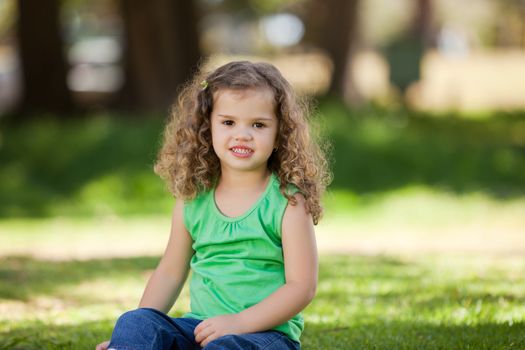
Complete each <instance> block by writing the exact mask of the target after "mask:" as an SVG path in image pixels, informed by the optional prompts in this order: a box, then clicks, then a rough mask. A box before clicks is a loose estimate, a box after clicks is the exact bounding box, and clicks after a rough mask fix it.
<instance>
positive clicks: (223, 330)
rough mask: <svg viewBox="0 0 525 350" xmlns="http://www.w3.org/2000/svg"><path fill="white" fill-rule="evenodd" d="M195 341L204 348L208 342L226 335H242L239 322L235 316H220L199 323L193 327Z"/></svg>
mask: <svg viewBox="0 0 525 350" xmlns="http://www.w3.org/2000/svg"><path fill="white" fill-rule="evenodd" d="M193 333H194V334H195V341H196V342H197V343H199V344H200V346H202V347H205V346H206V345H208V344H209V343H210V342H212V341H214V340H215V339H217V338H220V337H222V336H223V335H227V334H242V333H243V330H242V327H241V321H240V318H239V316H238V315H237V314H232V315H221V316H216V317H212V318H208V319H207V320H204V321H202V322H201V323H199V325H198V326H197V327H195V331H194V332H193Z"/></svg>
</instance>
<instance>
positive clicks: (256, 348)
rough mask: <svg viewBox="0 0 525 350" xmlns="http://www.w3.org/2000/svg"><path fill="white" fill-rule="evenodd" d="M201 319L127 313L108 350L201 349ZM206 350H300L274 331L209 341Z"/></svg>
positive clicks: (141, 311) (144, 310)
mask: <svg viewBox="0 0 525 350" xmlns="http://www.w3.org/2000/svg"><path fill="white" fill-rule="evenodd" d="M200 322H201V321H200V320H196V319H192V318H172V317H169V316H168V315H166V314H164V313H162V312H160V311H157V310H154V309H149V308H141V309H137V310H133V311H128V312H126V313H124V314H123V315H122V316H120V317H119V319H118V320H117V323H116V325H115V328H114V329H113V334H112V336H111V342H110V344H109V349H115V350H150V349H151V350H161V349H162V350H174V349H175V350H200V349H201V347H200V346H199V344H197V343H196V342H195V337H194V335H193V331H194V329H195V327H197V325H198V324H199V323H200ZM204 349H205V350H219V349H228V350H252V349H253V350H286V349H290V350H299V349H300V345H299V343H297V342H294V341H292V340H291V339H290V338H288V337H287V336H286V335H284V334H283V333H281V332H277V331H266V332H258V333H247V334H240V335H225V336H223V337H220V338H218V339H215V340H214V341H212V342H210V343H209V344H208V345H207V346H206V347H205V348H204Z"/></svg>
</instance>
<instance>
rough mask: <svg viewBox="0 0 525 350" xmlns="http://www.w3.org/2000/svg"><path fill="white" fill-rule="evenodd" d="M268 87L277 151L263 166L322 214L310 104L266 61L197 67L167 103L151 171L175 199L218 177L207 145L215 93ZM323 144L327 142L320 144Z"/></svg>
mask: <svg viewBox="0 0 525 350" xmlns="http://www.w3.org/2000/svg"><path fill="white" fill-rule="evenodd" d="M259 88H264V89H270V91H272V92H273V95H274V101H275V114H276V117H277V120H278V125H279V126H278V132H277V145H278V148H277V151H275V152H273V153H272V155H271V156H270V158H269V159H268V169H269V170H271V171H272V172H274V173H275V174H276V175H277V177H278V178H279V182H280V191H281V193H282V194H283V195H284V196H285V197H286V198H287V199H288V200H289V201H290V204H291V205H296V204H297V200H296V199H295V198H294V197H293V196H292V195H290V194H289V193H288V191H287V187H288V185H294V186H296V187H297V188H298V190H299V192H300V193H301V194H302V195H303V196H304V198H305V207H306V210H307V212H308V213H310V214H311V215H312V218H313V222H314V224H317V223H318V221H319V219H320V218H321V215H322V211H323V209H322V206H321V202H320V200H321V195H322V194H323V192H324V190H325V189H326V186H327V185H328V184H329V182H330V180H331V175H330V172H329V171H328V162H327V158H326V154H325V151H326V149H325V147H323V144H320V143H318V142H316V141H317V140H316V139H315V137H313V135H312V134H311V132H310V127H309V122H308V116H309V114H308V112H309V110H310V108H309V103H308V101H307V100H306V99H304V98H303V99H299V98H298V97H297V96H296V95H295V93H294V91H293V89H292V87H291V85H290V84H289V83H288V81H287V80H286V79H285V78H284V77H283V76H282V75H281V73H280V72H279V71H278V70H277V68H275V67H274V66H273V65H271V64H269V63H252V62H248V61H235V62H230V63H227V64H225V65H223V66H221V67H219V68H217V69H215V70H214V71H212V72H205V71H204V70H201V71H200V72H199V73H197V74H196V76H195V77H194V79H193V80H192V81H191V82H189V83H188V84H186V85H185V86H184V88H183V89H182V90H181V92H180V94H179V97H178V101H177V103H176V104H174V106H173V107H172V111H171V113H170V118H169V120H168V123H167V125H166V128H165V130H164V135H163V144H162V147H161V149H160V151H159V153H158V158H157V162H156V164H155V167H154V169H155V172H156V173H157V174H158V175H159V176H160V177H161V178H163V179H164V180H165V181H166V182H167V185H168V188H169V190H170V192H171V193H172V194H173V195H174V196H175V197H177V198H182V199H186V200H187V199H192V198H194V197H195V196H196V195H197V194H198V193H199V192H200V191H206V190H209V189H211V188H212V187H213V186H214V184H215V181H216V179H218V177H219V176H220V171H221V167H220V161H219V158H218V157H217V155H216V154H215V152H214V150H213V147H212V135H211V122H210V118H211V112H212V109H213V103H214V95H215V93H216V92H217V91H219V90H222V89H228V90H245V89H259ZM324 145H328V144H327V143H325V144H324Z"/></svg>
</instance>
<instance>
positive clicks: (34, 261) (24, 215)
mask: <svg viewBox="0 0 525 350" xmlns="http://www.w3.org/2000/svg"><path fill="white" fill-rule="evenodd" d="M232 59H249V60H256V61H267V62H271V63H274V64H275V65H276V66H277V67H278V68H279V69H280V70H281V71H282V72H283V74H284V75H285V77H287V78H288V79H289V80H290V81H291V82H292V84H293V85H294V86H295V87H296V89H297V90H298V91H299V92H301V93H303V94H306V95H308V96H310V97H312V98H313V99H314V101H316V106H317V107H316V108H315V109H314V110H313V112H314V113H313V115H312V122H313V124H314V125H316V130H318V132H319V134H320V135H321V137H323V138H324V139H327V140H329V141H330V142H331V144H332V149H331V156H330V159H331V168H332V171H333V175H334V181H333V183H332V184H331V186H330V187H329V189H328V192H327V194H326V195H325V197H324V203H325V209H326V214H325V217H324V219H323V220H322V221H321V223H320V224H319V225H318V227H317V229H316V234H317V239H318V245H319V252H320V276H319V285H318V292H317V297H316V299H315V300H314V301H313V302H312V304H311V305H310V306H308V308H307V309H306V310H305V311H304V316H305V321H306V329H305V332H304V335H303V338H302V341H303V348H304V349H306V350H308V349H523V348H525V320H524V319H525V278H524V277H525V259H524V256H525V237H524V235H525V198H524V194H525V3H524V2H523V1H521V0H469V1H453V0H433V1H432V0H391V1H386V0H324V1H323V0H267V1H264V0H246V1H236V0H194V1H176V0H172V1H169V0H153V1H139V0H120V1H118V0H92V1H87V0H64V1H58V0H40V1H30V0H18V1H15V0H0V349H73V348H74V349H92V348H94V346H95V344H97V343H98V342H100V341H102V340H105V339H107V338H108V337H109V336H110V334H111V329H112V326H113V324H114V321H115V319H116V318H117V317H118V316H119V315H120V314H121V313H122V312H124V311H126V310H129V309H132V308H134V307H136V305H137V304H138V301H139V299H140V296H141V293H142V291H143V287H144V285H145V283H146V281H147V278H148V276H149V274H150V273H151V272H152V270H153V269H154V268H155V266H156V264H157V262H158V260H159V258H160V255H161V254H162V251H163V248H164V245H165V243H166V240H167V237H168V234H169V225H170V212H171V208H172V207H173V204H174V203H173V202H174V201H173V199H172V198H171V197H170V195H169V193H168V192H167V190H166V188H165V185H164V184H163V183H162V181H161V180H160V179H159V178H158V177H157V176H155V174H154V173H153V170H152V167H153V164H154V161H155V157H156V152H157V150H158V148H159V146H160V140H161V132H162V128H163V125H164V122H165V120H166V117H167V115H168V112H169V107H170V104H171V103H172V101H173V100H174V98H175V96H176V92H177V89H178V88H180V85H181V84H182V83H183V82H184V81H186V80H187V79H188V77H189V76H190V75H191V72H192V71H193V70H194V69H195V67H196V65H197V64H198V63H201V64H204V63H203V62H206V64H207V65H208V66H209V67H210V68H211V67H214V66H217V65H219V64H221V63H224V62H226V61H228V60H232ZM188 302H189V300H188V293H187V290H186V289H185V290H184V291H183V293H182V296H181V298H180V299H179V300H178V301H177V303H176V304H175V306H174V308H173V310H172V313H171V314H172V315H174V316H180V315H181V314H182V313H184V312H185V311H186V310H187V309H188V306H189V305H188Z"/></svg>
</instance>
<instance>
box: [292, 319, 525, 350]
mask: <svg viewBox="0 0 525 350" xmlns="http://www.w3.org/2000/svg"><path fill="white" fill-rule="evenodd" d="M348 324H351V325H350V326H348V325H346V326H345V325H333V324H313V323H307V324H306V325H305V332H304V334H303V337H302V342H303V349H304V350H307V349H348V350H351V349H356V350H357V349H376V350H379V349H384V350H387V349H388V350H391V349H406V350H408V349H414V350H419V349H425V350H427V349H436V350H437V349H443V350H445V349H455V350H460V349H461V350H463V349H464V350H467V349H468V350H471V349H476V350H498V349H500V350H510V349H516V350H517V349H523V348H525V323H514V324H512V325H508V324H497V323H486V324H477V325H470V326H467V325H440V324H428V323H425V322H424V321H422V322H402V321H384V320H375V321H371V322H370V321H368V322H362V321H360V320H348Z"/></svg>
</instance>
